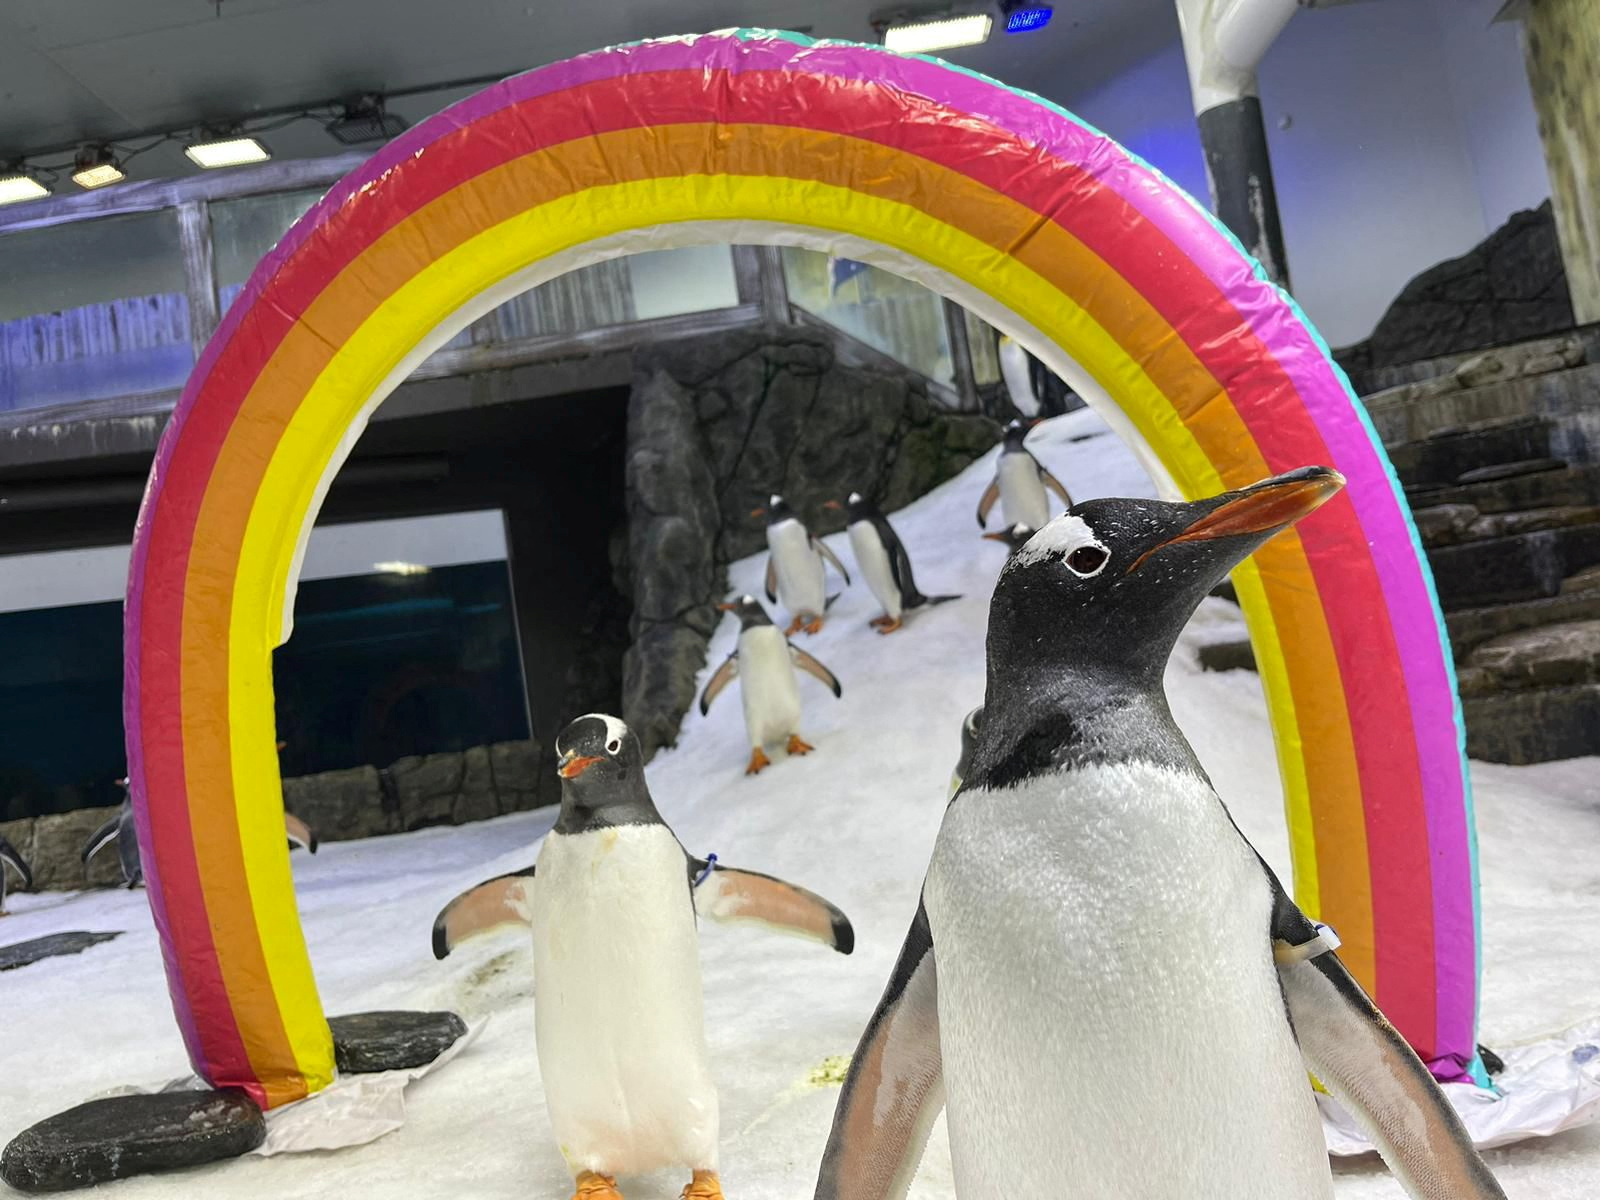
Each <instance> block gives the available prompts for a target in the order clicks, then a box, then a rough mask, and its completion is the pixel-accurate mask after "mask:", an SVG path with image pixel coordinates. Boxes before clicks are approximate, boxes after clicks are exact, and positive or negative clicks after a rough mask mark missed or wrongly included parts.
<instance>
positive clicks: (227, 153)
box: [183, 134, 272, 171]
mask: <svg viewBox="0 0 1600 1200" xmlns="http://www.w3.org/2000/svg"><path fill="white" fill-rule="evenodd" d="M183 152H184V154H186V155H188V157H189V161H190V162H192V163H194V164H195V166H197V167H204V168H205V169H206V170H208V171H211V170H215V169H216V168H217V167H240V166H243V165H244V164H245V163H258V162H266V161H267V159H269V158H271V157H272V151H270V150H268V149H267V148H266V146H264V145H262V143H261V142H259V141H257V140H256V139H255V138H253V137H248V136H243V135H240V134H232V135H215V134H214V135H211V136H208V137H207V138H206V140H204V141H200V142H190V143H189V144H188V145H187V146H185V147H184V148H183Z"/></svg>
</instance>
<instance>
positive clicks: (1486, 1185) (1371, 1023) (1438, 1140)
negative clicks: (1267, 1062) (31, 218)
mask: <svg viewBox="0 0 1600 1200" xmlns="http://www.w3.org/2000/svg"><path fill="white" fill-rule="evenodd" d="M1285 906H1287V907H1288V908H1289V909H1291V910H1292V916H1291V917H1289V919H1288V920H1284V919H1282V918H1283V917H1284V916H1286V915H1287V914H1285V913H1284V911H1283V910H1284V907H1285ZM1293 918H1298V922H1296V921H1294V919H1293ZM1273 924H1274V930H1273V933H1274V937H1273V946H1272V951H1273V958H1274V960H1275V961H1276V963H1277V967H1278V979H1279V982H1280V983H1281V984H1282V987H1283V996H1284V1001H1285V1003H1286V1004H1287V1005H1288V1009H1289V1021H1290V1024H1291V1025H1292V1027H1293V1029H1294V1034H1295V1038H1296V1040H1297V1041H1298V1042H1299V1043H1300V1053H1301V1056H1302V1057H1303V1058H1304V1059H1305V1062H1306V1066H1307V1067H1308V1068H1309V1069H1310V1070H1311V1072H1312V1073H1313V1074H1315V1075H1316V1077H1317V1078H1318V1079H1319V1080H1321V1081H1322V1085H1323V1086H1324V1087H1326V1088H1327V1089H1328V1091H1329V1093H1331V1094H1332V1095H1333V1097H1334V1098H1335V1099H1336V1100H1338V1101H1339V1103H1340V1104H1342V1105H1344V1106H1345V1108H1347V1109H1348V1110H1349V1111H1350V1113H1351V1115H1352V1116H1354V1117H1355V1118H1356V1120H1357V1121H1358V1122H1359V1123H1360V1124H1361V1126H1362V1128H1363V1129H1365V1130H1366V1131H1367V1135H1368V1136H1369V1137H1371V1138H1372V1141H1373V1144H1374V1145H1376V1146H1377V1148H1378V1152H1379V1153H1380V1154H1382V1155H1383V1161H1384V1162H1386V1163H1387V1164H1388V1165H1389V1170H1390V1171H1392V1172H1394V1175H1395V1178H1396V1179H1398V1180H1399V1181H1400V1184H1401V1186H1402V1187H1404V1188H1405V1190H1406V1194H1407V1195H1408V1196H1411V1197H1413V1198H1414V1200H1505V1192H1503V1191H1502V1190H1501V1189H1500V1185H1499V1184H1498V1183H1497V1182H1495V1178H1494V1176H1493V1175H1492V1174H1490V1172H1489V1168H1488V1167H1487V1166H1486V1165H1485V1164H1484V1161H1483V1158H1482V1156H1481V1155H1479V1153H1478V1151H1477V1148H1476V1147H1474V1146H1473V1144H1472V1139H1471V1138H1470V1137H1469V1136H1468V1134H1467V1131H1466V1128H1465V1127H1464V1126H1463V1125H1462V1124H1461V1118H1460V1117H1458V1116H1457V1115H1456V1111H1455V1109H1453V1108H1451V1107H1450V1102H1449V1101H1448V1100H1446V1099H1445V1097H1444V1093H1443V1092H1441V1091H1440V1090H1439V1085H1438V1084H1437V1083H1436V1082H1434V1078H1433V1076H1432V1075H1431V1074H1429V1073H1428V1069H1427V1067H1425V1066H1423V1065H1422V1060H1421V1059H1419V1058H1418V1057H1417V1055H1416V1053H1415V1051H1413V1050H1412V1049H1411V1047H1410V1046H1408V1045H1406V1042H1405V1039H1404V1038H1402V1037H1401V1036H1400V1035H1399V1034H1398V1033H1397V1032H1395V1028H1394V1026H1392V1025H1390V1024H1389V1022H1388V1021H1387V1020H1385V1019H1384V1015H1383V1014H1382V1013H1381V1012H1379V1011H1378V1008H1377V1006H1376V1005H1375V1004H1373V1003H1372V1001H1371V1000H1370V999H1369V998H1368V997H1367V993H1366V992H1365V991H1363V990H1362V987H1361V985H1360V984H1359V983H1357V982H1356V980H1355V977H1354V976H1353V975H1351V974H1350V972H1349V971H1348V970H1347V969H1346V968H1345V965H1344V964H1343V963H1342V962H1340V961H1339V956H1338V955H1337V954H1336V953H1334V951H1333V950H1332V948H1331V947H1330V946H1329V945H1328V943H1327V942H1326V941H1324V940H1323V938H1322V934H1321V933H1320V931H1318V930H1317V927H1316V926H1315V925H1313V924H1312V923H1311V922H1310V921H1309V920H1308V919H1307V918H1306V916H1305V915H1304V914H1303V913H1301V912H1300V910H1299V909H1298V908H1296V907H1295V906H1294V904H1293V902H1292V901H1289V900H1288V898H1287V897H1285V896H1282V894H1281V890H1280V897H1279V903H1278V911H1277V912H1275V913H1274V921H1273ZM1295 925H1299V926H1302V927H1301V928H1298V929H1296V928H1293V926H1295ZM1285 926H1289V928H1285ZM1286 934H1287V935H1288V936H1285V935H1286ZM1308 935H1309V936H1308Z"/></svg>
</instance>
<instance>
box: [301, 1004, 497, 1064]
mask: <svg viewBox="0 0 1600 1200" xmlns="http://www.w3.org/2000/svg"><path fill="white" fill-rule="evenodd" d="M328 1028H329V1029H331V1030H332V1031H333V1054H334V1061H335V1062H336V1063H337V1064H338V1067H339V1070H341V1071H343V1072H344V1073H345V1074H347V1075H371V1074H374V1073H375V1072H378V1071H400V1070H404V1069H406V1068H408V1067H421V1066H426V1065H427V1064H428V1063H431V1062H432V1061H433V1060H434V1059H436V1058H438V1057H439V1055H441V1054H443V1053H444V1052H445V1051H446V1050H448V1049H450V1047H451V1046H453V1045H455V1042H456V1039H457V1038H459V1037H461V1036H462V1035H463V1034H465V1033H466V1032H467V1026H466V1022H464V1021H463V1020H462V1019H461V1018H460V1017H458V1016H456V1014H455V1013H453V1012H368V1013H350V1014H349V1015H347V1016H343V1017H330V1018H329V1019H328Z"/></svg>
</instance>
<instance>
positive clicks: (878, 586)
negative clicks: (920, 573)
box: [822, 492, 961, 633]
mask: <svg viewBox="0 0 1600 1200" xmlns="http://www.w3.org/2000/svg"><path fill="white" fill-rule="evenodd" d="M847 503H848V507H847V508H846V513H847V515H848V517H849V520H850V525H849V530H850V549H851V550H852V551H854V552H855V556H856V566H857V567H859V568H860V569H861V574H862V575H863V576H865V577H866V580H867V586H868V587H869V588H871V589H872V594H873V595H874V596H876V597H877V598H878V603H879V604H881V605H883V615H882V616H881V617H873V618H872V620H871V621H869V622H868V624H869V625H871V626H872V627H873V628H874V629H876V630H877V631H878V632H879V633H893V632H894V631H895V630H897V629H899V628H900V626H901V624H902V623H903V620H902V619H903V618H904V616H905V614H906V613H908V612H911V611H913V610H914V609H918V608H927V607H930V606H932V605H935V604H943V603H944V602H945V601H946V600H959V599H961V597H960V596H924V595H923V594H922V593H921V592H919V591H918V590H917V581H916V579H915V577H913V576H912V574H911V556H910V555H909V554H907V553H906V548H905V546H904V544H902V543H901V541H900V536H899V534H897V533H895V531H894V526H893V525H890V524H889V518H888V517H886V516H884V515H883V513H881V512H880V511H878V506H877V505H876V504H874V503H872V501H870V500H868V499H867V498H866V497H865V496H863V495H862V494H861V493H860V492H851V493H850V499H849V501H848V502H847ZM822 507H823V508H839V507H841V505H840V504H839V502H838V501H837V500H829V501H827V502H826V503H825V504H824V505H823V506H822Z"/></svg>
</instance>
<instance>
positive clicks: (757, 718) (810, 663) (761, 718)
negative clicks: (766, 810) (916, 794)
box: [700, 596, 844, 775]
mask: <svg viewBox="0 0 1600 1200" xmlns="http://www.w3.org/2000/svg"><path fill="white" fill-rule="evenodd" d="M717 607H718V608H720V609H721V610H722V611H723V612H733V613H738V614H739V643H738V645H737V646H736V647H735V648H734V651H733V653H732V654H730V655H728V657H727V658H725V659H723V660H722V665H721V666H720V667H718V668H717V669H716V671H715V673H713V674H712V676H711V678H710V680H709V681H707V683H706V688H705V691H703V692H701V693H700V715H701V716H702V717H703V716H705V715H706V714H707V713H708V712H710V711H711V702H712V701H713V700H715V699H716V698H717V696H718V694H719V693H720V692H721V691H722V689H723V688H725V687H727V686H728V685H729V684H730V683H732V682H733V681H734V680H735V679H739V680H740V681H741V682H740V686H739V691H740V698H741V699H742V700H743V701H744V726H745V729H746V730H748V731H749V734H750V746H751V750H750V765H749V766H748V767H746V768H745V772H744V773H745V774H746V775H756V774H759V773H760V771H761V769H762V768H763V767H765V766H768V765H769V764H770V763H771V761H772V760H771V759H769V758H768V757H767V751H766V748H767V747H768V746H771V745H774V744H776V743H778V742H784V748H785V749H786V750H787V751H788V752H789V753H790V754H807V753H809V752H810V751H812V750H815V749H816V747H815V746H810V745H807V744H806V742H805V741H803V740H802V739H801V737H800V684H799V681H798V680H797V679H795V675H794V669H795V668H796V667H799V668H800V669H801V670H802V671H804V672H806V674H808V675H813V676H815V677H816V678H818V679H820V680H821V681H822V682H823V683H825V684H827V686H828V688H829V689H830V690H831V691H832V692H833V694H834V696H835V697H839V696H842V695H844V689H843V688H841V687H840V686H839V681H838V680H837V679H836V678H834V675H833V672H832V671H830V670H828V668H827V667H825V666H823V665H822V664H821V663H819V662H818V661H817V660H816V659H814V658H812V657H811V655H809V654H807V653H806V652H805V651H804V650H802V649H800V647H799V646H796V645H793V644H792V643H791V642H790V641H789V639H788V638H786V637H785V636H784V635H783V634H781V633H779V632H778V627H777V626H776V625H774V624H773V623H772V618H771V617H769V616H767V610H766V609H764V608H762V607H761V602H760V601H759V600H757V599H756V598H755V597H754V596H740V597H739V599H738V600H736V601H734V602H732V603H729V604H719V605H718V606H717Z"/></svg>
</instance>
